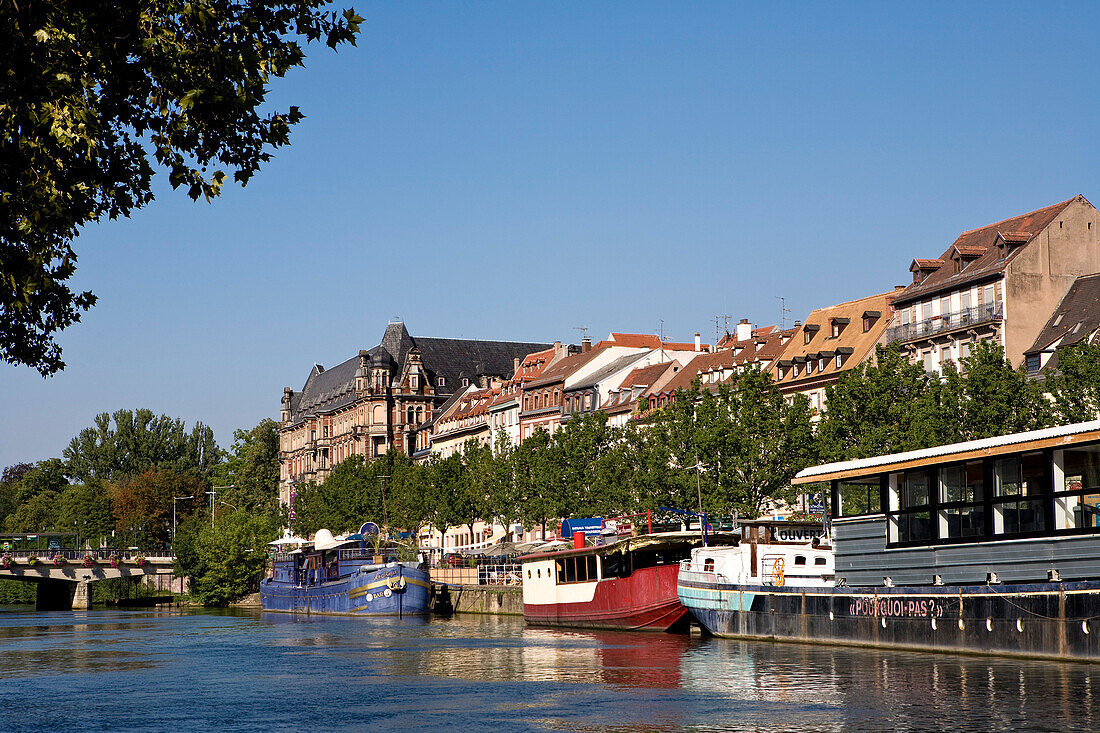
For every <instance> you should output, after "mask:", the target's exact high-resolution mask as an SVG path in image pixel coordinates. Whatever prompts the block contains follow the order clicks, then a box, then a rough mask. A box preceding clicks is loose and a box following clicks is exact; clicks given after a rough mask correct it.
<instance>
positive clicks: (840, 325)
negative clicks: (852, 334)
mask: <svg viewBox="0 0 1100 733" xmlns="http://www.w3.org/2000/svg"><path fill="white" fill-rule="evenodd" d="M849 321H850V319H848V318H834V319H832V324H833V338H837V337H838V336H840V334H841V332H842V331H843V330H844V327H845V326H847V325H848V323H849Z"/></svg>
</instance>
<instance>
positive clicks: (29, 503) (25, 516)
mask: <svg viewBox="0 0 1100 733" xmlns="http://www.w3.org/2000/svg"><path fill="white" fill-rule="evenodd" d="M58 496H59V493H58V492H57V491H54V490H52V489H47V490H45V491H42V492H39V493H37V494H35V495H34V496H31V497H30V498H28V499H27V500H26V501H24V502H22V503H21V504H19V506H18V507H17V508H16V509H15V511H14V512H12V513H11V514H9V515H8V517H7V519H5V520H4V526H5V527H6V528H7V530H8V531H9V532H47V531H50V530H54V531H61V530H60V529H59V528H58V526H57V524H58V522H57V512H58V506H57V499H58Z"/></svg>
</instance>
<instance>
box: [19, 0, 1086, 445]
mask: <svg viewBox="0 0 1100 733" xmlns="http://www.w3.org/2000/svg"><path fill="white" fill-rule="evenodd" d="M357 10H358V11H359V13H360V15H362V16H363V17H364V18H365V19H366V22H365V23H364V33H363V36H362V38H361V39H360V41H359V46H358V48H346V49H344V50H342V51H341V52H340V53H339V54H333V53H331V52H330V51H328V49H327V48H325V47H319V46H314V47H312V48H311V49H310V52H311V53H310V56H309V60H308V65H307V67H306V68H305V69H300V70H297V71H295V72H294V73H293V74H292V75H291V76H290V77H289V78H287V79H284V80H281V81H278V82H277V83H276V86H275V90H274V92H273V94H272V95H271V98H270V101H271V102H272V104H273V105H276V106H280V107H285V106H286V105H288V104H297V105H299V106H301V108H302V110H303V111H304V112H305V114H306V120H305V121H304V122H303V123H302V124H301V125H299V126H298V127H297V128H296V129H295V130H294V132H293V136H292V146H291V147H289V148H286V149H283V150H282V151H280V152H278V153H277V155H276V158H275V160H274V161H272V162H271V163H270V164H269V165H268V166H267V167H266V169H265V170H263V171H261V173H260V174H259V175H258V176H257V177H256V178H255V179H254V180H253V182H252V183H250V184H249V185H248V187H247V188H244V189H241V188H239V187H238V188H229V189H227V190H226V191H225V192H224V194H223V195H222V196H221V198H220V199H218V200H216V201H215V202H214V203H213V204H210V205H207V204H204V203H192V202H191V200H190V199H188V198H187V197H186V196H185V195H184V194H183V193H181V192H173V191H171V190H170V189H169V188H168V187H167V185H166V184H165V182H164V179H163V176H162V178H161V180H160V188H159V189H158V191H159V194H158V200H157V201H156V202H155V203H153V204H152V205H150V206H149V207H148V208H146V209H145V210H143V211H140V212H138V213H137V214H136V215H135V216H134V217H133V218H132V219H130V220H128V221H117V222H107V223H104V224H102V225H99V226H95V227H92V228H90V229H88V230H87V231H85V232H84V233H83V234H82V235H81V236H80V237H79V239H78V240H77V242H76V249H77V251H78V253H79V255H80V260H79V270H78V274H77V277H76V279H75V280H76V285H77V286H78V287H81V288H91V289H93V290H94V291H95V292H96V293H97V294H98V296H99V304H98V305H97V306H96V307H95V308H94V309H93V310H92V311H90V312H89V313H87V314H86V315H85V317H84V320H83V322H82V323H80V324H78V325H76V326H74V327H73V328H71V329H69V331H67V332H66V333H65V334H64V335H63V336H62V337H61V343H62V346H63V348H64V350H65V354H64V356H65V360H66V361H67V362H68V365H69V366H68V368H67V369H66V370H65V372H64V373H63V374H61V375H60V376H57V377H54V378H51V379H48V380H43V379H42V378H41V377H40V376H38V374H37V373H36V372H33V371H31V370H28V369H16V368H13V367H10V366H0V402H2V404H3V411H2V413H0V414H2V416H3V418H4V419H3V420H0V466H4V465H8V464H10V463H14V462H16V461H21V460H38V459H43V458H47V457H50V456H59V455H60V454H61V452H62V450H63V449H64V447H65V445H66V444H67V443H68V441H69V439H70V438H71V437H72V436H73V435H74V434H75V433H76V432H77V431H78V430H79V429H80V428H82V427H85V426H87V425H90V424H91V422H92V418H93V416H94V415H95V414H96V413H98V412H103V411H114V410H116V409H118V408H121V407H130V408H136V407H148V408H150V409H152V410H154V411H155V412H157V413H167V414H168V415H171V416H173V417H180V418H183V419H184V420H186V421H187V423H188V424H189V425H190V424H191V423H193V422H194V421H196V420H201V421H203V422H205V423H207V424H209V425H211V426H213V428H214V429H215V431H216V435H217V438H218V441H219V443H220V444H221V445H222V446H223V447H228V446H229V444H230V443H231V442H232V433H233V430H234V429H235V428H238V427H250V426H252V425H254V424H255V423H257V422H258V421H259V420H260V419H262V418H264V417H277V416H278V408H279V398H280V396H281V393H282V388H283V387H284V386H291V387H293V388H295V389H300V388H301V386H302V384H303V382H304V381H305V378H306V376H307V375H308V372H309V369H310V367H311V366H312V364H313V363H314V362H320V363H323V364H325V365H328V366H331V365H333V364H335V363H338V362H340V361H343V360H344V359H347V358H349V357H350V356H352V355H354V354H355V353H357V351H358V350H359V349H360V348H368V347H371V346H373V345H375V344H376V343H378V341H379V339H380V338H381V335H382V332H383V330H384V329H385V326H386V322H387V321H388V320H389V319H390V318H391V317H393V316H400V317H401V318H403V319H404V321H405V323H406V325H407V327H408V329H409V331H410V332H411V333H412V334H413V335H414V336H416V335H420V336H448V337H476V338H489V339H515V340H527V341H554V340H556V339H560V340H563V341H564V340H576V339H577V338H578V337H579V333H578V332H577V331H574V330H573V328H574V327H575V326H582V325H583V326H588V327H589V328H590V329H591V333H592V334H593V335H595V336H596V337H603V336H604V335H606V332H608V331H611V330H618V331H634V332H648V333H653V332H655V331H656V329H657V328H658V324H659V322H660V320H662V319H663V320H664V327H665V332H666V334H667V335H668V336H670V337H672V338H676V339H678V340H689V339H690V338H691V336H692V334H693V333H694V332H695V331H697V330H698V331H701V332H702V333H703V334H704V336H705V337H707V340H708V341H710V340H713V338H714V336H713V334H714V316H715V314H719V313H728V314H730V315H731V316H732V317H733V319H734V321H736V320H737V319H739V318H749V319H751V320H752V321H753V322H754V323H758V324H761V325H764V324H769V323H775V322H778V320H779V303H778V301H777V299H776V296H784V297H786V298H787V304H788V307H789V308H790V309H791V311H792V313H791V316H790V317H791V318H792V319H796V318H803V317H805V315H806V314H807V313H808V312H809V311H810V310H811V309H813V308H816V307H820V306H825V305H829V304H832V303H836V302H840V301H844V300H849V299H852V298H857V297H861V296H864V295H869V294H872V293H876V292H883V291H885V290H888V289H890V287H891V286H893V285H894V284H898V283H903V282H905V281H906V280H907V279H908V277H909V274H908V270H907V268H908V265H909V262H910V261H911V260H912V259H913V258H914V257H934V256H938V255H939V254H940V253H941V252H942V251H943V250H944V249H946V247H947V246H948V245H949V244H950V243H951V241H953V240H954V238H955V237H956V236H957V234H958V233H959V232H960V231H962V230H964V229H969V228H973V227H976V226H981V225H983V224H987V223H990V222H992V221H996V220H998V219H1001V218H1005V217H1008V216H1012V215H1015V214H1019V213H1023V212H1025V211H1029V210H1031V209H1035V208H1039V207H1041V206H1046V205H1048V204H1051V203H1055V202H1057V201H1061V200H1064V199H1067V198H1070V197H1071V196H1073V195H1075V194H1078V193H1081V194H1084V195H1085V196H1086V197H1087V198H1089V199H1090V200H1092V201H1093V202H1094V203H1100V166H1098V162H1100V154H1098V153H1100V146H1098V143H1097V140H1098V137H1097V130H1098V128H1100V76H1098V75H1097V68H1098V63H1097V62H1098V60H1100V51H1098V49H1100V43H1098V41H1097V36H1096V29H1097V28H1098V27H1100V5H1097V4H1091V3H1075V4H1069V3H1067V4H1063V5H1056V4H1053V3H1042V4H1032V5H1024V4H1013V3H999V4H996V5H995V6H990V5H988V4H987V7H984V8H981V9H979V6H978V5H973V6H969V7H967V8H964V7H963V6H962V4H956V3H950V4H942V5H936V4H926V3H909V4H905V5H903V6H899V5H898V4H895V3H867V4H863V5H845V6H844V7H843V8H842V9H837V8H836V7H827V6H826V4H821V3H807V4H779V3H762V4H756V5H755V6H750V5H749V4H745V3H726V2H720V3H684V2H668V3H629V4H628V3H613V4H612V3H593V2H587V1H585V2H577V3H513V2H502V3H439V4H435V3H433V4H425V3H420V4H411V3H373V4H361V5H360V6H359V7H357Z"/></svg>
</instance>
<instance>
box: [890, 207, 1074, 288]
mask: <svg viewBox="0 0 1100 733" xmlns="http://www.w3.org/2000/svg"><path fill="white" fill-rule="evenodd" d="M1074 201H1083V202H1084V203H1086V204H1088V201H1087V200H1086V199H1085V197H1084V196H1080V195H1078V196H1074V197H1073V198H1071V199H1069V200H1068V201H1062V202H1061V203H1057V204H1053V205H1051V206H1047V207H1045V208H1042V209H1036V210H1035V211H1032V212H1029V213H1027V214H1023V215H1021V216H1014V217H1012V218H1011V219H1004V220H1003V221H998V222H995V223H993V224H988V225H986V226H984V227H979V228H978V229H971V230H969V231H966V232H963V233H962V234H960V235H959V237H958V239H956V240H955V242H954V243H953V244H952V247H953V248H956V249H959V251H960V252H962V251H963V249H964V248H965V249H966V251H967V252H973V251H976V250H978V249H980V250H981V254H980V255H979V256H978V257H977V258H976V259H975V260H974V261H973V262H971V263H970V264H969V265H968V266H967V267H966V268H965V269H963V270H962V271H961V272H958V273H956V272H954V268H951V267H940V268H939V269H937V270H936V271H935V272H933V273H931V274H929V275H928V277H926V278H925V279H924V280H922V281H921V282H919V283H914V284H912V285H910V286H909V287H907V288H905V289H904V290H902V291H900V292H899V293H898V296H897V299H896V300H895V303H896V304H899V305H900V304H902V303H904V302H907V301H912V300H915V299H917V298H920V297H922V296H926V295H930V294H932V293H935V292H938V291H939V290H941V289H944V288H954V287H957V286H959V285H962V284H963V283H968V282H972V281H974V280H979V279H982V278H984V277H988V276H990V275H996V274H997V273H999V272H1002V271H1003V270H1004V267H1005V264H1007V262H1008V260H1009V259H1011V258H1012V256H1013V255H1009V257H1008V258H1007V259H1002V258H1001V255H1002V253H1001V251H1000V248H999V247H997V246H995V245H996V243H997V239H998V237H1000V238H1002V239H1004V240H1005V241H1006V242H1009V243H1010V244H1018V243H1020V242H1024V243H1026V242H1028V241H1030V239H1031V238H1032V237H1034V236H1035V235H1036V234H1038V233H1039V232H1041V231H1043V230H1044V229H1046V228H1047V227H1048V226H1049V225H1050V223H1051V222H1053V221H1054V220H1055V219H1056V218H1057V217H1058V215H1059V214H1060V213H1062V211H1064V210H1065V208H1066V207H1067V206H1069V205H1070V204H1071V203H1073V202H1074ZM1089 205H1090V206H1091V205H1092V204H1089ZM1006 233H1007V234H1008V235H1009V236H1010V237H1012V239H1008V238H1006V237H1005V236H1004V235H1005V234H1006ZM1025 237H1026V238H1025ZM952 247H949V248H948V249H947V251H946V252H944V254H943V256H942V257H940V259H941V260H944V261H945V263H944V264H946V260H947V259H949V258H950V255H951V249H952ZM1022 249H1023V247H1020V248H1018V250H1017V251H1019V250H1022ZM920 261H921V260H914V262H920Z"/></svg>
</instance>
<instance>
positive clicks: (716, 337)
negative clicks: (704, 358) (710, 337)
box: [714, 313, 732, 351]
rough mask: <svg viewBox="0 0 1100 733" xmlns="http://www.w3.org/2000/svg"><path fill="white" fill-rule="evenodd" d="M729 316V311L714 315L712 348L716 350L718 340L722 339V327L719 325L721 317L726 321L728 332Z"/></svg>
mask: <svg viewBox="0 0 1100 733" xmlns="http://www.w3.org/2000/svg"><path fill="white" fill-rule="evenodd" d="M730 318H732V316H731V315H730V314H729V313H720V314H719V315H716V316H715V317H714V350H715V351H717V350H718V342H719V341H721V340H722V335H721V334H722V327H721V325H719V321H720V320H721V319H725V321H726V333H729V332H730Z"/></svg>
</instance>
